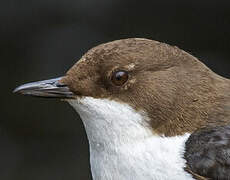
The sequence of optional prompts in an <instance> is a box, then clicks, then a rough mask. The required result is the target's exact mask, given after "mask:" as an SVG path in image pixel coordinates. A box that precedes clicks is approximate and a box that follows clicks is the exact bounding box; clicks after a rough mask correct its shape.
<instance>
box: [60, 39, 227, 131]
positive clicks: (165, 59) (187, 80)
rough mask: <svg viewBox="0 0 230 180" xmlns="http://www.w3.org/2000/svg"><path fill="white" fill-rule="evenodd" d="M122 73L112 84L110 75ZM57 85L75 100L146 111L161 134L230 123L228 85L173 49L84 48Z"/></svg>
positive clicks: (155, 45)
mask: <svg viewBox="0 0 230 180" xmlns="http://www.w3.org/2000/svg"><path fill="white" fill-rule="evenodd" d="M117 70H124V71H127V72H128V74H129V79H128V81H127V82H126V83H125V84H123V85H121V86H116V85H114V84H113V83H112V82H111V74H112V73H113V72H114V71H117ZM62 82H63V83H65V84H67V85H68V86H69V88H70V89H71V90H72V91H73V92H74V93H75V94H76V95H77V96H92V97H95V98H109V99H112V100H116V101H119V102H123V103H127V104H129V105H130V106H132V107H133V108H135V109H136V110H138V111H145V112H146V113H147V115H148V116H149V118H150V119H151V121H150V123H149V124H150V126H151V127H152V129H153V131H154V132H155V133H158V134H162V135H166V136H174V135H181V134H184V133H185V132H193V131H194V130H196V129H197V128H201V127H204V126H208V125H210V126H216V125H223V124H228V123H229V121H230V118H229V117H230V113H229V112H230V111H229V107H230V104H229V103H228V102H229V98H230V91H229V90H230V81H229V80H228V79H225V78H223V77H220V76H219V75H217V74H215V73H214V72H212V71H211V70H210V69H208V68H207V67H206V66H205V65H204V64H202V63H201V62H200V61H198V60H197V59H196V58H195V57H193V56H191V55H190V54H188V53H186V52H184V51H183V50H180V49H179V48H177V47H173V46H169V45H167V44H164V43H159V42H157V41H152V40H148V39H138V38H132V39H124V40H118V41H113V42H109V43H106V44H102V45H99V46H97V47H95V48H93V49H91V50H89V51H88V52H87V53H86V54H85V55H84V56H83V57H82V58H81V59H80V60H79V61H78V62H77V63H76V64H75V65H74V66H73V67H72V68H71V69H70V70H69V71H68V72H67V74H66V76H65V78H63V79H62Z"/></svg>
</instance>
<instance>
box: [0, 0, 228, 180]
mask: <svg viewBox="0 0 230 180" xmlns="http://www.w3.org/2000/svg"><path fill="white" fill-rule="evenodd" d="M0 22H1V24H0V27H1V28H0V51H1V52H0V60H1V66H0V68H1V70H0V77H1V86H0V87H1V118H0V180H31V179H33V180H50V179H51V180H53V179H55V180H76V179H83V180H88V179H91V175H90V169H89V153H88V142H87V139H86V135H85V132H84V129H83V125H82V123H81V121H80V119H79V117H78V116H77V113H76V112H75V111H74V110H73V109H72V108H71V107H70V106H69V105H67V104H66V103H64V102H60V101H57V100H47V99H38V98H37V99H36V98H32V97H23V96H19V95H16V94H12V90H13V89H14V88H15V87H16V86H18V85H20V84H22V83H25V82H30V81H36V80H43V79H49V78H53V77H58V76H61V75H63V74H64V73H65V72H66V70H68V69H69V68H70V67H71V66H72V65H73V64H74V63H75V62H76V60H77V59H79V58H80V57H81V56H82V55H83V53H84V52H86V51H87V50H88V49H89V48H91V47H93V46H95V45H98V44H100V43H104V42H108V41H111V40H115V39H121V38H128V37H144V38H150V39H155V40H158V41H163V42H166V43H169V44H172V45H176V46H178V47H180V48H182V49H184V50H186V51H188V52H190V53H192V54H193V55H194V56H196V57H198V58H199V59H200V60H202V61H203V62H204V63H205V64H207V65H208V66H209V67H210V68H211V69H212V70H213V71H215V72H217V73H218V74H220V75H223V76H225V77H230V74H229V73H230V61H229V59H230V51H229V47H230V2H229V0H222V1H219V0H203V1H200V0H193V1H184V0H152V1H135V0H98V1H96V0H94V1H93V0H91V1H90V0H66V1H63V0H1V2H0Z"/></svg>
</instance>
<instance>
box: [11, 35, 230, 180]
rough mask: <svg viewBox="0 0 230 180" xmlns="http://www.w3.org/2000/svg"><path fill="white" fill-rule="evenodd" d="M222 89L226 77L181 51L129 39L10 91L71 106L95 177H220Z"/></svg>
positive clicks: (225, 121)
mask: <svg viewBox="0 0 230 180" xmlns="http://www.w3.org/2000/svg"><path fill="white" fill-rule="evenodd" d="M229 89H230V81H229V79H227V78H224V77H222V76H220V75H218V74H216V73H214V72H213V71H212V70H211V69H209V68H208V67H207V66H206V65H205V64H203V63H202V62H201V61H200V60H198V59H197V58H196V57H194V56H193V55H191V54H189V53H187V52H185V51H184V50H182V49H180V48H178V47H176V46H172V45H168V44H166V43H163V42H158V41H155V40H150V39H145V38H128V39H120V40H114V41H111V42H107V43H104V44H100V45H97V46H96V47H93V48H92V49H90V50H89V51H88V52H86V53H85V54H84V55H83V56H82V57H81V58H80V59H79V60H78V61H77V62H76V63H75V64H74V65H73V67H71V68H70V70H68V71H67V73H66V74H65V75H64V76H62V77H59V78H54V79H50V80H45V81H38V82H32V83H27V84H24V85H21V86H19V87H18V88H16V89H15V90H14V92H15V93H20V94H23V95H31V96H37V97H45V98H59V99H62V100H64V101H67V102H68V103H69V104H70V105H72V106H73V108H74V109H75V110H76V111H77V113H78V114H79V115H80V117H81V119H82V122H83V124H84V128H85V131H86V134H87V138H88V141H89V151H90V166H91V173H92V177H93V179H94V180H191V179H199V180H208V179H217V180H227V179H230V125H229V122H230V109H229V108H230V91H229Z"/></svg>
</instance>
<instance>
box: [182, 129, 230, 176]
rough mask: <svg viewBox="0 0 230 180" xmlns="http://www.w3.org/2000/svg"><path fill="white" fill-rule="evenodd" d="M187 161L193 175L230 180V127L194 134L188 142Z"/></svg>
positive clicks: (200, 131)
mask: <svg viewBox="0 0 230 180" xmlns="http://www.w3.org/2000/svg"><path fill="white" fill-rule="evenodd" d="M185 148H186V152H185V159H186V161H187V167H188V169H190V170H191V171H192V172H193V173H195V174H198V175H200V176H202V177H205V178H209V179H216V180H230V126H221V127H209V128H205V129H200V130H199V131H196V132H194V133H193V134H192V135H191V136H190V137H189V139H188V141H187V142H186V147H185Z"/></svg>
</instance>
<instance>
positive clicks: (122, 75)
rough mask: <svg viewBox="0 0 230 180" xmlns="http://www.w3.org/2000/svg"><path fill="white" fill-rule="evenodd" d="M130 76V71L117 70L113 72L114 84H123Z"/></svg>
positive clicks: (112, 79)
mask: <svg viewBox="0 0 230 180" xmlns="http://www.w3.org/2000/svg"><path fill="white" fill-rule="evenodd" d="M128 78H129V75H128V72H126V71H122V70H119V71H115V72H114V73H113V74H112V77H111V81H112V83H113V84H114V85H116V86H121V85H123V84H125V82H126V81H127V80H128Z"/></svg>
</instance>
